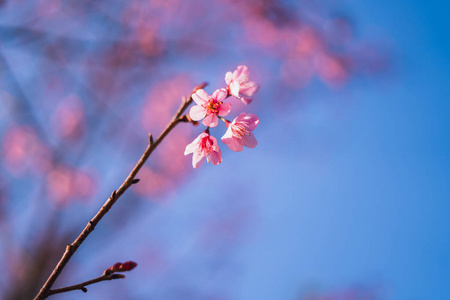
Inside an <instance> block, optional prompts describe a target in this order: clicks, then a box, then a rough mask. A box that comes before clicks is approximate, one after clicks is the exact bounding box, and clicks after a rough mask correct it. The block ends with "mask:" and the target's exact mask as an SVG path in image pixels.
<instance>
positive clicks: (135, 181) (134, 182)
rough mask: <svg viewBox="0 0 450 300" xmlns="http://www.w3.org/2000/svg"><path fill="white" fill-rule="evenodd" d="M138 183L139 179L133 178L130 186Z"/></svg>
mask: <svg viewBox="0 0 450 300" xmlns="http://www.w3.org/2000/svg"><path fill="white" fill-rule="evenodd" d="M139 181H141V180H140V179H139V178H135V179H133V180H132V181H131V184H136V183H138V182H139Z"/></svg>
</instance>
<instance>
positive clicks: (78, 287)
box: [47, 274, 125, 296]
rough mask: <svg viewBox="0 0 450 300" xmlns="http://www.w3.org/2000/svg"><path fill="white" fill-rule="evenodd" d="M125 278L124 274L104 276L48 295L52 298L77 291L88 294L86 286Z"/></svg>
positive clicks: (52, 291) (53, 291)
mask: <svg viewBox="0 0 450 300" xmlns="http://www.w3.org/2000/svg"><path fill="white" fill-rule="evenodd" d="M122 278H125V275H122V274H110V275H102V276H100V277H97V278H94V279H91V280H88V281H85V282H82V283H79V284H75V285H71V286H66V287H63V288H60V289H54V290H50V291H48V293H47V296H51V295H54V294H60V293H65V292H70V291H75V290H82V291H83V292H85V293H86V292H87V288H86V286H88V285H90V284H94V283H97V282H101V281H106V280H114V279H122Z"/></svg>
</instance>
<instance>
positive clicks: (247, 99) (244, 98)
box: [236, 97, 253, 105]
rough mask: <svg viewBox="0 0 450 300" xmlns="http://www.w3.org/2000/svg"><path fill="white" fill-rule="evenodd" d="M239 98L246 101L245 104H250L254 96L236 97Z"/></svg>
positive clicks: (243, 101)
mask: <svg viewBox="0 0 450 300" xmlns="http://www.w3.org/2000/svg"><path fill="white" fill-rule="evenodd" d="M236 98H238V99H239V100H241V101H242V103H244V104H245V105H249V104H250V103H251V102H252V100H253V99H252V98H246V97H236Z"/></svg>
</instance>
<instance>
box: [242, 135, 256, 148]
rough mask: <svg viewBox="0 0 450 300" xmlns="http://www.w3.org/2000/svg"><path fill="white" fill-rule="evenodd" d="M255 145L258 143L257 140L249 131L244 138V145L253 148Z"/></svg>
mask: <svg viewBox="0 0 450 300" xmlns="http://www.w3.org/2000/svg"><path fill="white" fill-rule="evenodd" d="M256 145H258V141H257V140H256V138H255V136H254V135H253V133H252V132H250V135H247V136H246V137H245V138H244V146H245V147H249V148H255V147H256Z"/></svg>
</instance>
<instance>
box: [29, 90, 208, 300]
mask: <svg viewBox="0 0 450 300" xmlns="http://www.w3.org/2000/svg"><path fill="white" fill-rule="evenodd" d="M205 86H206V83H202V84H201V85H199V86H196V87H195V88H194V90H193V91H192V93H191V95H190V96H189V98H187V99H184V100H183V102H182V103H181V106H180V108H179V109H178V111H177V113H176V114H175V116H174V117H173V119H172V120H171V121H170V123H169V124H168V125H167V127H166V129H164V131H163V132H162V133H161V135H160V136H159V137H158V139H157V140H156V141H155V142H153V137H152V135H151V134H150V135H149V144H148V145H147V149H145V151H144V154H142V156H141V158H140V159H139V161H138V162H137V163H136V165H135V167H134V168H133V170H131V172H130V174H129V175H128V177H127V178H126V179H125V181H124V182H123V183H122V185H121V186H120V187H119V188H118V189H117V190H115V191H113V193H112V194H111V196H110V197H109V198H108V200H106V202H105V204H103V206H102V208H100V210H99V211H98V212H97V214H96V215H95V216H94V217H93V218H92V219H91V220H90V221H89V222H88V224H87V225H86V227H85V228H84V229H83V231H82V232H81V233H80V235H79V236H78V237H77V238H76V239H75V241H74V242H73V243H72V244H69V245H67V247H66V251H65V252H64V254H63V256H62V257H61V259H60V260H59V262H58V264H57V265H56V267H55V268H54V269H53V272H52V273H51V275H50V277H49V278H48V279H47V281H46V282H45V284H44V285H43V286H42V288H41V290H40V291H39V293H38V294H37V296H36V297H35V298H34V300H42V299H45V298H47V297H48V296H50V295H51V294H50V289H51V288H52V286H53V284H54V283H55V280H56V279H57V278H58V276H59V275H60V274H61V272H62V270H63V269H64V267H65V266H66V264H67V262H68V261H69V260H70V258H71V257H72V255H73V254H74V253H75V252H76V251H77V249H78V248H79V247H80V245H81V244H82V243H83V242H84V240H85V239H86V238H87V237H88V236H89V234H90V233H91V232H92V231H93V230H94V229H95V226H97V224H98V223H99V222H100V220H101V219H102V218H103V217H104V216H105V215H106V213H108V211H109V210H110V209H111V207H112V206H113V205H114V203H116V201H117V200H118V199H119V198H120V196H122V195H123V193H125V191H126V190H127V189H128V188H129V187H130V186H131V185H132V184H133V183H134V179H135V176H136V174H137V173H138V172H139V170H140V169H141V168H142V166H143V165H144V163H145V162H146V161H147V159H148V158H149V156H150V155H151V154H152V152H153V150H155V148H156V147H158V145H159V144H160V143H161V142H162V140H163V139H164V138H165V137H166V136H167V135H168V134H169V133H170V131H172V129H173V128H175V126H176V125H177V124H178V123H180V122H182V119H183V118H182V114H183V112H184V111H185V110H186V108H187V107H188V106H189V105H190V104H191V103H192V94H193V93H195V92H196V91H197V90H199V89H202V88H204V87H205Z"/></svg>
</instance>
